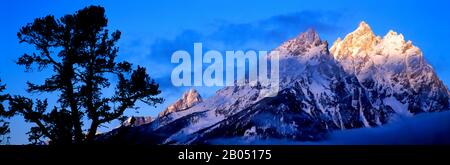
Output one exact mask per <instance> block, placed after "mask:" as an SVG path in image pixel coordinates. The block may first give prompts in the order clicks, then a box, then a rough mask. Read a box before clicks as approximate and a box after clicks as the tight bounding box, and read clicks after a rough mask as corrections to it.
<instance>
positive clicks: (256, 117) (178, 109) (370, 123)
mask: <svg viewBox="0 0 450 165" xmlns="http://www.w3.org/2000/svg"><path fill="white" fill-rule="evenodd" d="M328 47H329V46H328V43H327V42H326V41H322V40H321V39H320V37H319V35H318V34H317V33H316V32H315V31H314V30H312V29H310V30H308V31H306V32H304V33H302V34H300V35H298V36H297V37H295V38H293V39H291V40H288V41H286V42H284V43H283V44H281V45H280V46H279V47H278V48H276V49H275V50H278V51H279V52H280V65H279V66H280V82H281V83H280V91H279V93H278V95H277V96H275V97H264V96H261V95H259V94H260V92H259V91H260V90H262V88H264V87H260V86H256V87H252V86H230V87H225V88H223V89H221V90H219V91H217V93H216V95H214V96H212V97H210V98H207V99H204V100H203V99H202V98H201V97H200V95H199V94H198V92H196V91H195V90H193V89H192V90H190V91H188V92H187V93H185V94H183V96H182V98H180V99H179V100H178V101H177V102H175V103H174V104H172V105H170V106H169V107H168V108H167V109H166V110H164V111H163V112H161V114H160V115H159V116H158V117H157V118H156V119H154V120H151V122H147V123H143V124H134V125H133V124H123V126H121V127H119V128H117V129H114V130H112V131H111V132H108V133H105V134H102V135H100V136H99V137H98V138H97V139H98V141H101V142H106V143H132V144H215V141H217V140H220V139H225V138H227V139H233V138H239V139H245V140H249V141H251V140H258V139H268V138H273V139H284V140H292V141H320V140H324V139H326V138H327V135H328V133H329V132H330V131H335V130H344V129H352V128H362V127H377V126H380V125H383V124H386V123H389V122H392V121H394V120H396V119H397V118H398V117H404V116H414V115H416V114H419V113H426V112H439V111H445V110H448V109H450V106H449V101H450V97H449V96H450V92H449V90H448V88H447V87H446V86H445V85H444V83H443V82H442V81H441V80H440V79H439V78H438V77H437V75H436V73H435V72H434V70H433V68H432V67H431V66H430V65H429V64H428V63H427V62H426V61H425V59H424V57H423V53H422V52H421V50H420V49H419V48H418V47H416V46H414V45H413V44H412V42H411V41H405V40H404V37H403V35H402V34H398V33H396V32H394V31H389V32H388V33H387V34H386V35H385V36H384V37H380V36H376V35H375V34H374V33H373V32H372V30H371V28H370V27H369V25H368V24H366V23H365V22H361V23H360V24H359V26H358V28H357V29H356V30H355V31H353V32H351V33H349V34H348V35H347V36H345V38H344V39H340V38H339V39H337V40H336V41H335V42H334V44H333V45H332V46H331V48H330V49H329V48H328ZM269 56H270V55H269Z"/></svg>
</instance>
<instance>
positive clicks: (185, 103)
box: [158, 89, 203, 117]
mask: <svg viewBox="0 0 450 165" xmlns="http://www.w3.org/2000/svg"><path fill="white" fill-rule="evenodd" d="M202 101H203V100H202V97H201V96H200V94H199V93H198V92H197V90H195V89H190V90H189V91H187V92H185V93H183V96H181V98H180V99H178V100H177V101H176V102H175V103H173V104H171V105H169V106H168V107H167V108H166V109H165V110H164V111H162V112H161V113H159V115H158V116H159V117H162V116H165V115H167V114H169V113H173V112H179V111H184V110H186V109H188V108H190V107H192V106H194V105H195V104H197V103H200V102H202Z"/></svg>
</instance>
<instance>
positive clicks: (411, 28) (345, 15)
mask: <svg viewBox="0 0 450 165" xmlns="http://www.w3.org/2000/svg"><path fill="white" fill-rule="evenodd" d="M88 5H102V6H104V7H105V8H106V15H107V17H108V19H109V29H112V30H116V29H117V30H120V31H121V32H122V39H121V40H120V42H119V47H120V53H119V58H120V59H122V60H128V61H130V62H132V63H134V64H139V65H143V66H145V67H146V68H147V69H148V71H149V72H150V75H151V76H152V77H153V78H155V79H156V80H157V82H159V83H160V84H161V88H162V91H163V93H162V96H163V97H165V99H166V102H165V103H164V104H161V105H158V107H156V108H153V107H147V106H145V105H141V110H140V111H139V113H136V112H135V111H133V110H131V111H129V112H127V115H140V116H141V115H152V116H154V115H156V114H157V113H158V112H159V111H161V110H162V109H164V108H165V107H166V106H167V104H169V103H171V102H173V101H174V100H176V99H177V98H178V97H179V96H180V95H181V94H182V92H183V91H184V90H186V88H174V87H172V86H171V84H170V73H171V71H172V69H173V67H174V65H173V64H170V57H171V54H172V53H173V52H174V51H175V50H178V49H185V50H191V49H192V48H193V43H194V42H202V43H203V45H204V49H217V50H248V49H255V50H270V49H272V48H274V47H276V46H277V45H278V44H280V43H281V42H282V41H285V40H287V39H289V38H292V37H294V36H296V35H297V34H298V33H301V32H303V31H305V30H306V29H307V28H310V27H312V28H315V29H316V30H317V31H318V32H319V34H320V36H321V38H322V39H324V40H328V42H329V43H333V42H334V40H335V39H336V38H337V37H344V36H345V34H347V33H348V32H351V31H352V30H353V29H355V28H356V26H357V25H358V23H359V22H360V21H362V20H364V21H366V22H367V23H368V24H369V25H370V26H371V27H372V29H373V31H374V32H375V33H376V34H377V35H381V36H383V35H385V34H386V33H387V32H388V30H390V29H393V30H395V31H397V32H399V33H402V34H403V35H404V36H405V38H406V39H407V40H412V41H413V44H415V45H416V46H418V47H419V48H421V49H422V51H423V52H424V56H425V58H426V60H427V61H428V62H429V63H430V64H431V65H432V66H433V67H434V69H435V70H436V72H437V73H438V75H439V77H440V78H441V79H442V80H443V81H444V82H445V83H446V84H447V85H448V84H450V69H448V67H447V65H448V64H450V58H448V56H449V51H448V50H447V48H448V47H449V45H450V43H449V38H450V31H449V30H448V29H450V21H449V20H450V14H448V6H450V2H449V1H445V0H444V1H415V0H405V1H403V0H398V1H388V0H381V1H380V0H365V1H360V2H358V1H354V0H353V1H349V0H339V1H319V0H314V1H294V0H292V1H289V0H286V1H282V2H281V1H276V0H273V1H269V0H248V1H245V2H242V1H239V0H227V1H222V2H212V1H206V0H204V1H201V0H193V1H183V0H179V1H176V0H165V1H160V2H156V1H144V0H142V1H132V2H125V1H104V2H100V1H57V0H40V1H24V0H17V1H2V5H1V6H0V20H1V21H3V22H2V23H1V26H0V50H1V53H0V57H1V59H0V79H2V82H3V83H6V84H7V92H9V93H12V94H25V95H27V96H30V97H43V96H45V97H49V98H50V101H52V100H53V101H54V100H55V98H54V97H52V96H49V95H47V94H32V95H30V94H26V92H25V87H26V85H25V82H26V81H32V82H42V81H43V79H42V78H43V77H45V76H46V75H49V73H48V72H43V73H36V72H33V73H25V72H24V68H23V67H20V66H17V65H16V64H15V63H14V61H15V60H16V59H17V58H18V57H19V56H20V55H22V54H23V53H25V52H30V51H31V49H30V48H29V47H27V46H26V45H23V44H19V43H18V40H17V36H16V33H17V32H18V30H19V28H20V27H21V26H23V25H25V24H26V23H29V22H32V21H33V19H34V18H37V17H43V16H46V15H48V14H53V15H55V16H56V17H60V16H63V15H64V14H70V13H74V12H75V11H76V10H78V9H81V8H83V7H85V6H88ZM217 89H218V88H200V89H199V91H200V94H201V95H203V96H204V97H208V96H211V95H212V94H213V93H214V92H215V90H217ZM11 122H12V128H11V129H12V133H11V137H12V139H11V143H13V144H23V143H27V135H26V134H25V133H26V132H27V131H28V128H29V126H30V125H29V124H25V122H24V121H23V120H22V119H21V117H14V118H13V119H12V121H11ZM117 124H118V123H117V122H114V123H111V124H109V125H108V126H109V127H114V126H116V125H117ZM108 129H109V128H106V127H105V128H102V129H101V130H103V131H105V130H108Z"/></svg>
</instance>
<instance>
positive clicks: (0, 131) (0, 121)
mask: <svg viewBox="0 0 450 165" xmlns="http://www.w3.org/2000/svg"><path fill="white" fill-rule="evenodd" d="M5 88H6V85H3V84H1V80H0V144H2V143H4V142H5V141H4V140H5V138H8V137H7V136H6V135H7V134H8V133H9V132H10V131H9V122H7V121H5V118H8V117H11V113H9V112H8V111H6V110H5V107H4V106H3V102H4V101H5V100H7V99H8V95H5V94H2V92H3V90H5Z"/></svg>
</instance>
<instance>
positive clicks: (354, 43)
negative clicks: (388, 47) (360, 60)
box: [330, 21, 381, 59]
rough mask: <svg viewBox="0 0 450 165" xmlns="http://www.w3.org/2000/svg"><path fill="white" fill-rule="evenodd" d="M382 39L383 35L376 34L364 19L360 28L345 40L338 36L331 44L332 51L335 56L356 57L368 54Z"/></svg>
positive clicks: (338, 57)
mask: <svg viewBox="0 0 450 165" xmlns="http://www.w3.org/2000/svg"><path fill="white" fill-rule="evenodd" d="M380 41H381V37H379V36H375V34H374V33H373V31H372V29H371V28H370V26H369V25H368V24H367V23H366V22H364V21H362V22H361V23H360V24H359V26H358V28H356V30H354V31H353V32H351V33H349V34H348V35H347V36H345V38H344V39H343V40H341V39H340V38H338V40H336V41H335V42H334V44H333V46H331V49H330V52H331V53H332V54H333V55H334V57H335V58H337V59H340V58H347V57H355V56H357V55H363V56H364V55H367V54H368V52H370V51H372V50H373V48H374V46H375V45H376V44H378V43H379V42H380Z"/></svg>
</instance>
